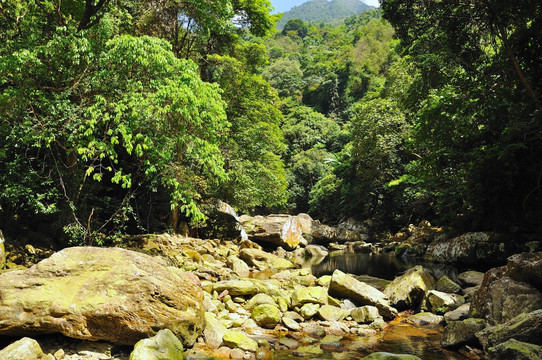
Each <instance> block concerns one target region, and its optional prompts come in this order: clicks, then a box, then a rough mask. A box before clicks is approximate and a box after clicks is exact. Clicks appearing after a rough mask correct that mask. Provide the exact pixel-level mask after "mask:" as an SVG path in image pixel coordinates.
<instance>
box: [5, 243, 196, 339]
mask: <svg viewBox="0 0 542 360" xmlns="http://www.w3.org/2000/svg"><path fill="white" fill-rule="evenodd" d="M202 302H203V292H202V289H201V288H200V287H199V286H198V285H197V284H196V282H195V281H194V280H193V278H192V277H191V276H189V274H187V273H184V272H182V271H180V270H179V269H177V268H173V267H169V266H168V264H167V263H166V261H165V260H164V259H162V258H159V257H152V256H149V255H145V254H142V253H138V252H134V251H129V250H124V249H120V248H94V247H74V248H67V249H64V250H62V251H60V252H58V253H55V254H54V255H52V256H51V257H50V258H48V259H45V260H43V261H41V262H40V263H38V264H37V265H35V266H33V267H31V268H29V269H26V270H18V271H11V272H8V273H4V274H2V275H0V335H14V336H17V335H21V334H32V333H35V334H52V333H61V334H63V335H65V336H68V337H72V338H77V339H84V340H92V341H96V340H107V341H109V342H113V343H118V344H126V345H133V344H135V343H136V342H137V341H139V340H140V339H143V338H147V337H149V336H153V335H154V334H156V332H157V331H159V330H161V329H166V328H168V329H170V330H171V331H173V333H174V334H175V335H176V336H177V337H179V338H180V339H182V342H183V343H184V344H185V345H188V346H191V345H192V344H194V342H195V341H196V338H197V337H198V336H199V335H200V333H201V332H202V330H203V326H204V321H205V320H204V316H203V304H202Z"/></svg>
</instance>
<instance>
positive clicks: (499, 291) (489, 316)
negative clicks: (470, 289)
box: [470, 267, 542, 325]
mask: <svg viewBox="0 0 542 360" xmlns="http://www.w3.org/2000/svg"><path fill="white" fill-rule="evenodd" d="M541 308H542V292H541V291H540V290H538V289H537V288H535V287H534V286H532V285H530V284H528V283H525V282H519V281H516V280H514V279H512V278H510V277H509V276H508V275H507V268H506V267H500V268H494V269H491V270H489V271H488V272H487V273H486V274H485V276H484V280H483V282H482V285H481V287H480V288H479V289H478V291H477V292H476V293H475V294H474V296H473V298H472V302H471V309H470V316H474V317H480V318H483V319H485V320H486V321H487V322H488V324H490V325H496V324H501V323H504V322H506V321H509V320H511V319H512V318H514V317H516V316H518V315H520V314H521V313H524V312H531V311H534V310H536V309H541Z"/></svg>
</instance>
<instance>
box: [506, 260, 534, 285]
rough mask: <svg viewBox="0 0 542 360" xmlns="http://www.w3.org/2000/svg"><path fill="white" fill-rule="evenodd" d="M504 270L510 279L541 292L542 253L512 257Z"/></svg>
mask: <svg viewBox="0 0 542 360" xmlns="http://www.w3.org/2000/svg"><path fill="white" fill-rule="evenodd" d="M506 269H507V273H508V276H510V278H512V279H514V280H516V281H521V282H525V283H528V284H531V285H533V286H534V287H536V288H537V289H539V290H542V252H536V253H522V254H516V255H512V256H510V257H509V258H508V263H507V265H506Z"/></svg>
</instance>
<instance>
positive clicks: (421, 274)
mask: <svg viewBox="0 0 542 360" xmlns="http://www.w3.org/2000/svg"><path fill="white" fill-rule="evenodd" d="M434 288H435V279H434V278H433V277H432V276H431V274H429V273H428V272H427V270H425V269H424V268H423V267H422V266H420V265H418V266H415V267H413V268H411V269H409V270H408V271H407V272H406V273H405V274H403V275H401V276H399V277H397V278H395V279H394V280H393V281H392V282H391V284H389V285H388V286H387V287H386V289H385V290H384V294H386V296H387V297H388V298H389V301H390V304H391V305H392V306H394V307H396V308H397V309H399V310H405V309H416V308H417V307H418V305H419V304H420V302H421V301H422V300H423V298H424V296H425V293H426V292H427V291H428V290H431V289H434Z"/></svg>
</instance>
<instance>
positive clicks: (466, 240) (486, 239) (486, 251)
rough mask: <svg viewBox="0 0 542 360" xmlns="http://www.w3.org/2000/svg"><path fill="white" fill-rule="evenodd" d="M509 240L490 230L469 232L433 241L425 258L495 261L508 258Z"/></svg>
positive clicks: (469, 262) (428, 259)
mask: <svg viewBox="0 0 542 360" xmlns="http://www.w3.org/2000/svg"><path fill="white" fill-rule="evenodd" d="M508 246H509V242H508V241H506V239H504V238H503V236H501V235H499V234H495V233H490V232H475V233H467V234H464V235H461V236H458V237H456V238H453V239H448V240H444V241H438V240H437V241H434V242H432V243H431V244H430V245H429V247H428V248H427V251H426V253H425V256H424V257H425V260H427V261H434V262H443V263H456V262H459V263H463V264H479V263H480V262H488V263H495V262H499V261H503V260H505V259H506V256H507V254H508V253H509V251H510V250H509V249H508V248H507V247H508Z"/></svg>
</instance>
